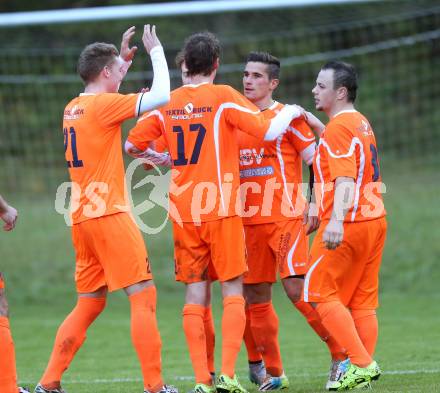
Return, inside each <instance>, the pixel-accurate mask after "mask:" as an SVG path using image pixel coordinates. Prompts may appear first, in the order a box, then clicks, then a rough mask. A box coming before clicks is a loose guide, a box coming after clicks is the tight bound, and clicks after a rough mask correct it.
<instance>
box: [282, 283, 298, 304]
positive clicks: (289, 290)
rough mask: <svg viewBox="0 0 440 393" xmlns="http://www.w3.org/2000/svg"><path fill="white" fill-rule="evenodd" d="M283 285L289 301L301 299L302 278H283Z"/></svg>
mask: <svg viewBox="0 0 440 393" xmlns="http://www.w3.org/2000/svg"><path fill="white" fill-rule="evenodd" d="M283 287H284V290H285V291H286V294H287V296H288V297H289V299H290V301H291V302H293V303H296V302H298V301H300V300H301V296H302V291H303V280H302V279H297V278H287V279H284V280H283Z"/></svg>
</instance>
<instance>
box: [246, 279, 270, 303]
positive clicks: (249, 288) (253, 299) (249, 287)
mask: <svg viewBox="0 0 440 393" xmlns="http://www.w3.org/2000/svg"><path fill="white" fill-rule="evenodd" d="M243 289H244V297H245V299H246V303H248V304H258V303H267V302H270V300H271V299H272V288H271V284H269V283H261V284H245V285H244V288H243Z"/></svg>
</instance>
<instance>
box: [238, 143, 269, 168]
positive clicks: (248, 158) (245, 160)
mask: <svg viewBox="0 0 440 393" xmlns="http://www.w3.org/2000/svg"><path fill="white" fill-rule="evenodd" d="M263 158H264V147H262V148H261V149H260V151H259V152H257V150H256V149H254V148H252V149H241V150H240V165H252V164H254V163H255V164H257V165H259V164H261V161H263Z"/></svg>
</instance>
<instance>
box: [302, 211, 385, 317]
mask: <svg viewBox="0 0 440 393" xmlns="http://www.w3.org/2000/svg"><path fill="white" fill-rule="evenodd" d="M327 223H328V221H323V222H321V225H320V226H319V230H318V233H317V235H316V237H315V239H314V241H313V245H312V249H311V251H310V258H309V263H308V271H307V275H306V278H305V281H304V301H306V302H316V303H320V302H329V301H332V300H340V301H341V302H342V303H343V304H344V305H345V306H347V307H348V308H351V309H366V310H369V309H376V308H377V307H378V305H379V303H378V292H379V269H380V264H381V261H382V252H383V248H384V245H385V238H386V229H387V223H386V220H385V217H382V218H379V219H377V220H371V221H364V222H355V223H345V224H344V239H343V241H342V243H341V244H340V245H339V247H337V248H336V249H335V250H327V249H326V248H325V246H324V243H323V242H322V234H323V232H324V230H325V227H326V225H327Z"/></svg>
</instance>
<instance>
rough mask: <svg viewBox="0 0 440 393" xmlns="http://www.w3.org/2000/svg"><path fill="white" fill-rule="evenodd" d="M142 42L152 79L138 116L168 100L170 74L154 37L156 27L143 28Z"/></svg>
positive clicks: (141, 100) (159, 44)
mask: <svg viewBox="0 0 440 393" xmlns="http://www.w3.org/2000/svg"><path fill="white" fill-rule="evenodd" d="M142 42H143V44H144V47H145V50H146V51H147V52H148V53H149V54H150V57H151V62H152V64H153V73H154V78H153V84H152V85H151V89H150V91H149V92H147V93H144V94H143V96H142V97H141V98H140V101H139V113H138V115H141V114H142V113H144V112H147V111H150V110H152V109H156V108H159V107H161V106H163V105H165V104H167V103H168V102H169V100H170V74H169V71H168V64H167V61H166V58H165V53H164V51H163V47H162V45H161V43H160V41H159V38H158V37H157V35H156V26H154V25H153V26H150V25H145V26H144V33H143V35H142Z"/></svg>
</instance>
